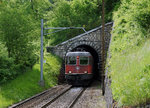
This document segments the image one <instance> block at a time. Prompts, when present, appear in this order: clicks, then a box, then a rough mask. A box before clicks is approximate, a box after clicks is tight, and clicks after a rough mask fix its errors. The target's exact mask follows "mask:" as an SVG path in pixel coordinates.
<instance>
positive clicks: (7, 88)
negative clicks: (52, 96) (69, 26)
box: [0, 54, 61, 108]
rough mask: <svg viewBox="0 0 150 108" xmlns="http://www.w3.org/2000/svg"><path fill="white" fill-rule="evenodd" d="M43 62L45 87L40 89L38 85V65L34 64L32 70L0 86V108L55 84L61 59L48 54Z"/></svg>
mask: <svg viewBox="0 0 150 108" xmlns="http://www.w3.org/2000/svg"><path fill="white" fill-rule="evenodd" d="M45 60H46V63H45V64H44V81H45V87H40V86H39V84H38V82H39V81H40V65H39V64H35V65H34V66H33V69H32V70H28V71H27V72H25V73H22V74H21V75H19V76H18V77H17V78H16V79H14V80H12V81H8V82H7V83H5V84H2V85H0V108H5V107H8V106H9V105H12V104H14V103H16V102H19V101H21V100H24V99H26V98H29V97H31V96H33V95H35V94H37V93H39V92H41V91H43V90H45V89H48V88H49V87H52V86H54V85H56V84H57V75H58V74H59V69H60V66H61V59H60V58H58V57H56V56H53V55H51V54H48V55H45Z"/></svg>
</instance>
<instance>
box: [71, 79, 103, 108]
mask: <svg viewBox="0 0 150 108" xmlns="http://www.w3.org/2000/svg"><path fill="white" fill-rule="evenodd" d="M73 108H106V102H105V99H104V96H102V90H101V88H100V83H99V82H94V83H93V84H92V85H91V86H90V87H89V88H87V89H86V90H85V91H84V93H83V94H82V96H81V97H80V98H79V99H78V101H77V102H76V104H75V105H74V106H73Z"/></svg>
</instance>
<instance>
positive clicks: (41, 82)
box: [40, 19, 44, 86]
mask: <svg viewBox="0 0 150 108" xmlns="http://www.w3.org/2000/svg"><path fill="white" fill-rule="evenodd" d="M40 85H41V86H44V80H43V19H41V79H40Z"/></svg>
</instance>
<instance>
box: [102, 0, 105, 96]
mask: <svg viewBox="0 0 150 108" xmlns="http://www.w3.org/2000/svg"><path fill="white" fill-rule="evenodd" d="M104 7H105V2H104V0H102V94H103V95H104V94H105V82H104V80H105V18H104V17H105V16H104V15H105V9H104Z"/></svg>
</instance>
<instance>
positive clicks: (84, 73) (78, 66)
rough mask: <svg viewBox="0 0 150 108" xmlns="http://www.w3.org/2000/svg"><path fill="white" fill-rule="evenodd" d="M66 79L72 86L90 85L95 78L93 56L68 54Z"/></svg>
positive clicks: (81, 53)
mask: <svg viewBox="0 0 150 108" xmlns="http://www.w3.org/2000/svg"><path fill="white" fill-rule="evenodd" d="M65 78H66V80H67V82H68V83H69V84H72V85H88V84H89V82H90V81H91V79H92V78H93V57H92V55H91V54H90V53H89V52H68V53H67V54H66V63H65Z"/></svg>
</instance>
